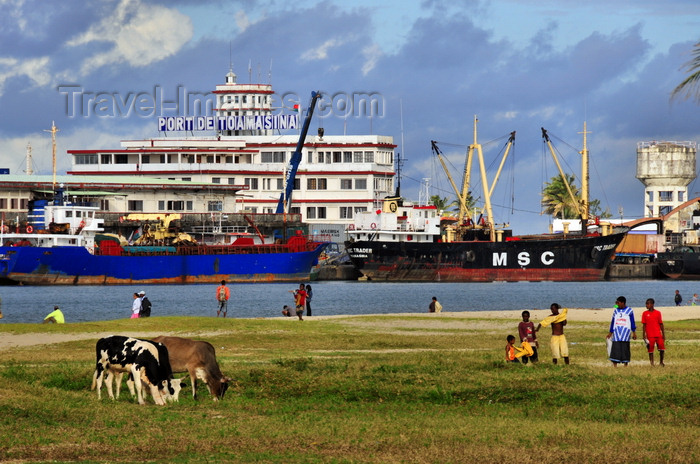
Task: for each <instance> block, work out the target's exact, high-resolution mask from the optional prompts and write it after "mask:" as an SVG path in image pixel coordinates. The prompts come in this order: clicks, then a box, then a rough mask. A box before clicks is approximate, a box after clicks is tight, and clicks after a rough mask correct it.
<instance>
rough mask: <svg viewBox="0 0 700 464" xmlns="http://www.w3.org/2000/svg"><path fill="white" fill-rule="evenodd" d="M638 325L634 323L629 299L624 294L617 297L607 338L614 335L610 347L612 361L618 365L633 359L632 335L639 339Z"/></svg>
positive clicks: (626, 363) (633, 337) (614, 364)
mask: <svg viewBox="0 0 700 464" xmlns="http://www.w3.org/2000/svg"><path fill="white" fill-rule="evenodd" d="M636 330H637V325H636V324H635V323H634V311H632V308H630V307H628V306H627V299H626V298H625V297H624V296H619V297H617V300H616V301H615V309H614V310H613V315H612V319H611V321H610V330H609V331H608V335H607V336H606V338H608V339H609V338H611V337H612V348H611V349H610V357H609V358H608V359H610V361H612V363H613V366H615V367H617V365H618V364H619V363H622V364H624V365H625V366H627V365H628V364H629V362H630V359H631V356H632V355H631V353H630V335H631V336H632V339H634V340H636V339H637V332H636Z"/></svg>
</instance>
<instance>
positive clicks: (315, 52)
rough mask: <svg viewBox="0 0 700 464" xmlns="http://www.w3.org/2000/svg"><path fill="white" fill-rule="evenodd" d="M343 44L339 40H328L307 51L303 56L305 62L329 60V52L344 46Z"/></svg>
mask: <svg viewBox="0 0 700 464" xmlns="http://www.w3.org/2000/svg"><path fill="white" fill-rule="evenodd" d="M342 44H343V42H342V41H340V40H338V39H328V40H326V41H325V42H323V43H322V44H321V45H319V46H318V47H316V48H312V49H311V50H307V51H305V52H304V53H303V54H302V55H301V59H302V60H304V61H314V60H325V59H326V58H328V50H330V49H331V48H334V47H338V46H340V45H342Z"/></svg>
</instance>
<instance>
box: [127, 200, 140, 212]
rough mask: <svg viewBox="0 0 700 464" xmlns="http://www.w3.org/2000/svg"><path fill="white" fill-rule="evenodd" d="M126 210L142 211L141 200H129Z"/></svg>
mask: <svg viewBox="0 0 700 464" xmlns="http://www.w3.org/2000/svg"><path fill="white" fill-rule="evenodd" d="M127 209H128V210H129V211H143V201H142V200H129V201H128V204H127Z"/></svg>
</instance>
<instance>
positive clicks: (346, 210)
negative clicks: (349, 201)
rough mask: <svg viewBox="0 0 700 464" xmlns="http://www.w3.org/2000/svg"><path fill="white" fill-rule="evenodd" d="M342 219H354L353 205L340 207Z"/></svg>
mask: <svg viewBox="0 0 700 464" xmlns="http://www.w3.org/2000/svg"><path fill="white" fill-rule="evenodd" d="M340 219H352V206H341V207H340Z"/></svg>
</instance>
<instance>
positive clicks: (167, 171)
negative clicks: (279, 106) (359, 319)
mask: <svg viewBox="0 0 700 464" xmlns="http://www.w3.org/2000/svg"><path fill="white" fill-rule="evenodd" d="M214 94H215V96H216V108H215V115H214V116H211V117H180V118H159V121H158V126H159V127H158V130H160V131H161V133H162V135H164V136H161V137H156V138H151V139H145V140H126V141H122V142H121V147H120V148H119V149H115V150H69V151H68V153H69V154H70V155H71V156H72V170H71V172H70V174H74V175H77V174H80V175H91V176H95V175H121V176H123V175H128V176H142V177H150V178H165V179H172V180H184V181H192V182H199V183H207V182H211V183H215V184H229V185H241V186H243V185H245V186H247V190H245V191H244V192H243V195H242V196H241V198H239V199H238V200H237V203H236V208H235V210H234V211H224V213H226V212H240V211H249V212H252V213H271V212H275V210H276V208H277V203H278V200H279V198H280V195H281V193H282V191H283V189H284V178H285V172H286V169H287V168H288V164H289V161H290V158H291V155H292V153H293V152H294V150H295V148H296V145H297V142H298V140H299V127H300V123H299V121H300V119H301V115H299V116H297V115H296V114H295V113H294V112H293V111H287V112H286V114H284V113H280V112H279V111H273V108H272V96H273V90H272V86H271V85H270V84H239V83H237V82H236V75H235V74H234V73H233V71H230V72H229V73H228V74H227V75H226V82H225V84H221V85H217V86H216V90H215V91H214ZM290 113H291V114H290ZM285 128H286V130H285ZM201 129H205V130H206V129H209V131H208V132H203V133H205V134H210V135H203V136H194V135H190V136H187V134H194V131H199V130H201ZM173 132H176V135H173ZM310 132H311V131H310ZM166 135H167V136H166ZM395 148H396V146H395V145H394V143H393V138H392V137H390V136H381V135H324V134H323V130H321V129H319V130H318V133H316V134H312V133H310V134H309V135H308V136H307V137H306V140H305V142H304V148H303V152H302V155H303V156H302V161H301V163H300V165H299V168H298V171H297V176H296V179H295V186H294V195H293V206H292V209H291V212H292V213H300V214H301V215H302V220H303V221H305V222H308V223H310V224H314V223H316V224H350V223H351V222H352V221H353V218H354V216H355V215H356V214H357V213H358V212H360V211H368V210H371V209H372V208H373V204H375V202H376V201H377V200H378V199H381V198H384V197H385V196H387V195H390V194H392V193H393V192H394V174H395V171H394V149H395ZM197 204H198V203H196V202H195V203H192V202H189V203H187V202H184V203H183V202H178V201H172V202H170V201H167V202H162V201H161V202H158V204H154V205H143V210H144V211H164V212H195V213H196V212H206V211H196V210H194V209H196V208H197ZM168 208H170V209H168ZM187 208H193V210H192V211H187Z"/></svg>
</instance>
